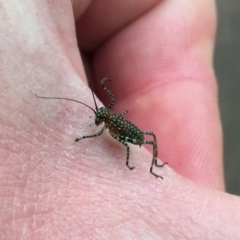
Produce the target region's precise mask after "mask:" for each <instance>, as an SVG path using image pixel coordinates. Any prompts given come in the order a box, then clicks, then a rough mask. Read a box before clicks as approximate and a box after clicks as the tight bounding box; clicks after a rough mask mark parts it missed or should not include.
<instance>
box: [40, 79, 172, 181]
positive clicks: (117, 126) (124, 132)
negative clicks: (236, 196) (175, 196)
mask: <svg viewBox="0 0 240 240" xmlns="http://www.w3.org/2000/svg"><path fill="white" fill-rule="evenodd" d="M106 81H111V80H110V79H108V78H103V79H102V81H101V85H102V88H103V89H104V90H105V91H106V92H107V94H108V95H109V97H110V99H111V101H110V103H109V104H108V106H107V107H101V108H98V106H97V103H96V99H95V97H94V94H93V91H92V96H93V100H94V104H95V109H93V108H92V107H90V106H88V105H87V104H85V103H83V102H80V101H77V100H74V99H70V98H62V97H42V96H38V95H36V97H38V98H44V99H63V100H69V101H73V102H77V103H80V104H82V105H84V106H86V107H88V108H89V109H91V110H92V111H93V112H94V114H95V125H96V126H98V125H100V124H102V123H104V126H103V127H102V129H101V130H100V131H99V132H97V133H96V134H94V135H89V136H83V137H81V138H76V139H75V142H78V141H80V140H82V139H85V138H94V137H98V136H100V135H101V134H102V133H103V132H104V130H106V129H108V130H109V133H110V135H111V136H112V137H113V138H115V139H116V140H117V141H119V142H120V143H122V144H123V145H124V146H125V147H126V149H127V157H126V166H127V167H128V168H129V169H130V170H133V169H134V167H132V166H130V165H129V155H130V148H129V146H128V143H132V144H135V145H139V146H140V147H141V145H142V144H150V145H152V146H153V158H152V164H151V167H150V173H151V174H152V175H154V176H155V177H156V178H162V179H163V177H162V176H160V175H157V174H156V173H154V172H153V166H154V165H155V166H156V167H163V166H164V165H165V164H167V163H163V164H158V163H157V155H158V148H157V138H156V135H155V134H154V133H153V132H149V131H141V130H140V129H139V128H138V127H137V126H135V125H134V124H133V123H131V122H130V121H128V120H126V119H125V118H123V116H124V115H125V114H126V113H128V111H127V110H126V111H124V112H122V113H120V114H116V113H114V112H113V111H112V110H111V108H112V107H113V105H114V103H115V98H114V95H113V94H112V93H111V92H110V91H109V90H108V89H107V87H106V86H105V84H104V83H105V82H106ZM144 134H145V135H150V136H152V137H153V141H148V140H145V138H144Z"/></svg>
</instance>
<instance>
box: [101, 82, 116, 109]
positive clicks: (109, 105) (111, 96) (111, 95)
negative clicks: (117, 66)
mask: <svg viewBox="0 0 240 240" xmlns="http://www.w3.org/2000/svg"><path fill="white" fill-rule="evenodd" d="M105 81H111V80H110V79H109V78H103V79H102V81H101V85H102V87H103V89H104V90H105V91H106V92H107V94H108V95H109V96H110V98H111V101H110V103H109V104H108V106H107V108H108V109H111V108H112V106H113V105H114V103H115V97H114V95H113V94H112V93H111V92H110V91H109V90H108V89H107V88H106V86H105V85H104V82H105Z"/></svg>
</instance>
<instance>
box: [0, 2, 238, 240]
mask: <svg viewBox="0 0 240 240" xmlns="http://www.w3.org/2000/svg"><path fill="white" fill-rule="evenodd" d="M87 4H88V2H87V1H86V2H82V1H76V0H74V2H73V6H74V12H75V17H76V20H77V34H78V40H79V45H80V47H81V48H82V49H83V50H85V51H87V52H89V53H91V54H90V56H91V57H89V62H90V65H91V75H92V76H94V79H95V88H98V87H100V84H99V83H100V79H101V78H102V77H105V76H107V77H110V78H111V79H113V81H112V82H111V83H109V85H108V86H109V89H111V91H112V92H113V94H114V95H115V97H116V104H115V105H114V111H115V112H117V113H120V112H122V111H124V110H125V109H127V110H129V113H128V114H127V115H126V118H127V119H129V120H131V121H132V122H133V123H135V124H136V125H137V126H138V127H139V128H140V129H141V130H151V131H153V132H155V133H156V134H157V137H158V147H159V157H160V159H161V160H162V161H164V162H165V161H167V162H168V163H169V166H170V167H171V168H173V169H174V170H175V171H176V172H178V173H179V174H177V173H175V172H174V171H173V170H171V169H170V168H169V167H167V166H165V167H164V168H163V169H155V170H156V171H157V172H158V173H159V174H160V175H161V176H163V177H164V180H161V179H156V178H154V177H153V176H152V175H151V174H150V173H149V168H150V164H151V158H152V155H151V154H152V152H148V151H146V150H144V148H141V149H139V148H138V147H137V146H132V145H131V146H130V163H131V165H133V166H135V167H136V169H135V170H133V171H129V170H128V169H127V168H126V166H125V157H126V151H125V148H124V147H122V146H121V145H120V144H119V143H118V142H116V141H115V140H114V139H112V138H111V137H110V136H109V135H108V134H106V133H105V134H104V135H103V136H101V137H99V138H95V139H88V140H82V141H80V142H78V143H74V139H75V138H76V137H81V136H83V135H86V134H91V133H95V132H96V131H97V128H95V127H89V122H90V123H92V121H93V120H92V119H91V120H89V118H88V115H89V114H90V115H91V114H92V113H91V112H90V110H89V109H87V108H85V107H84V106H82V105H77V104H75V103H71V102H67V101H62V100H59V101H58V100H51V101H50V100H49V101H47V100H42V99H37V98H35V94H36V93H37V94H39V95H45V96H59V97H71V98H73V99H77V100H79V101H83V102H84V103H86V104H88V105H90V106H92V107H93V106H94V104H93V100H92V95H91V91H90V89H89V88H88V87H87V86H86V77H85V74H84V70H83V66H82V63H81V59H80V57H79V55H78V49H77V43H76V39H75V36H74V23H73V15H72V9H71V3H70V2H69V1H61V2H57V1H52V2H50V1H43V0H41V1H40V0H36V1H31V2H30V3H28V4H21V5H20V4H19V5H18V6H16V3H13V2H11V1H6V0H2V4H1V5H2V6H3V7H2V8H1V10H0V11H1V14H0V16H1V37H0V39H1V53H2V58H1V60H2V61H1V65H0V66H1V78H0V81H1V86H2V89H1V94H0V101H1V110H0V122H1V128H0V133H1V134H0V156H1V165H0V166H1V168H0V169H1V170H0V172H1V175H0V176H1V195H0V197H1V205H0V206H1V217H0V226H1V227H0V228H1V234H2V238H4V237H5V238H6V239H21V238H23V239H211V240H212V239H238V236H239V235H240V234H239V233H240V230H239V228H238V224H239V222H240V219H239V218H240V216H239V214H236V213H238V212H239V208H240V207H239V206H240V200H239V197H236V196H231V195H229V194H226V193H223V192H221V191H222V190H224V184H223V175H222V146H221V144H222V143H221V127H220V121H219V113H218V107H217V93H216V92H217V91H216V82H215V79H214V74H213V70H212V65H211V60H212V48H213V40H214V31H215V12H214V11H215V8H214V3H213V1H200V0H197V1H190V0H186V1H184V3H181V2H179V1H161V2H157V1H148V2H146V1H138V2H136V3H135V2H134V3H131V4H132V5H130V4H126V3H122V2H120V1H119V2H118V1H109V2H106V1H94V2H93V3H92V5H90V6H88V5H87ZM87 7H88V10H87V12H85V10H86V8H87ZM83 14H84V15H83ZM84 82H85V83H84ZM97 92H98V95H99V96H100V97H101V99H102V100H103V102H104V103H105V104H107V103H108V102H109V98H108V96H107V95H106V93H105V92H104V91H103V90H102V89H101V88H99V89H97ZM98 105H99V106H100V103H99V102H98ZM149 150H150V151H152V149H151V148H150V149H149ZM181 175H182V176H184V177H182V176H181ZM188 179H190V180H191V181H190V180H188ZM199 183H200V184H202V185H200V184H199ZM203 185H205V186H203Z"/></svg>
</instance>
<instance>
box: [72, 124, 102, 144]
mask: <svg viewBox="0 0 240 240" xmlns="http://www.w3.org/2000/svg"><path fill="white" fill-rule="evenodd" d="M105 129H106V127H105V126H104V127H103V128H102V129H101V130H100V131H99V132H97V133H96V134H94V135H90V136H83V137H81V138H76V139H75V142H78V141H79V140H82V139H84V138H94V137H98V136H100V135H101V134H102V133H103V131H104V130H105Z"/></svg>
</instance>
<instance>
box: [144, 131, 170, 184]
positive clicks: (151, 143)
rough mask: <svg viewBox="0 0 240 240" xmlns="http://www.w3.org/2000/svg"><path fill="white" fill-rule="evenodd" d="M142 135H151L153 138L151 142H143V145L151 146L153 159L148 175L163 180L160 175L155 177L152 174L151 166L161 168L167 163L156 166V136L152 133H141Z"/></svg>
mask: <svg viewBox="0 0 240 240" xmlns="http://www.w3.org/2000/svg"><path fill="white" fill-rule="evenodd" d="M142 133H143V134H146V135H151V136H153V141H148V140H145V141H144V144H150V145H152V146H153V159H152V164H151V167H150V173H151V174H152V175H154V176H155V177H156V178H161V179H163V177H162V176H160V175H157V174H156V173H154V172H153V165H155V166H156V167H163V166H164V165H166V164H167V163H166V162H165V163H163V164H158V163H157V156H158V148H157V138H156V135H155V134H154V133H153V132H142Z"/></svg>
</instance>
